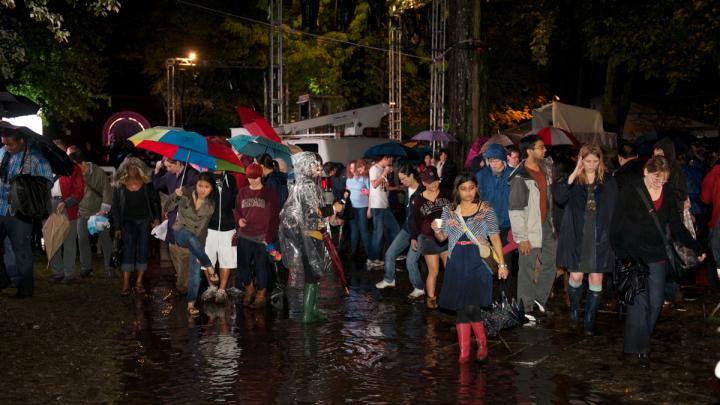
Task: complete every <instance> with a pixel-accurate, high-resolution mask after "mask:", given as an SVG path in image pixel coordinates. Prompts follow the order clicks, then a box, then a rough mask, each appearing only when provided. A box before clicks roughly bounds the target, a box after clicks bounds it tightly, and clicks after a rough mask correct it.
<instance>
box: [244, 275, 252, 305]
mask: <svg viewBox="0 0 720 405" xmlns="http://www.w3.org/2000/svg"><path fill="white" fill-rule="evenodd" d="M254 295H255V284H254V283H253V282H252V281H251V282H249V283H248V284H245V295H244V296H243V306H244V307H249V306H250V304H251V303H252V302H253V298H254Z"/></svg>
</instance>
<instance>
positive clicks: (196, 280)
mask: <svg viewBox="0 0 720 405" xmlns="http://www.w3.org/2000/svg"><path fill="white" fill-rule="evenodd" d="M214 192H215V179H214V178H213V174H212V173H210V172H203V173H200V176H199V177H198V180H197V183H196V184H195V187H194V190H193V188H192V187H183V188H178V189H176V190H175V194H173V195H171V197H170V199H168V202H167V204H166V207H165V208H166V210H167V211H170V210H173V209H175V207H177V208H178V215H177V219H176V220H175V224H174V225H173V230H174V231H175V243H177V244H178V245H179V246H181V247H185V248H188V249H189V250H190V263H189V269H190V274H189V277H190V280H189V281H188V292H187V299H188V315H190V316H197V315H199V314H200V311H198V309H197V308H195V301H196V300H197V295H198V289H199V288H200V269H202V270H205V272H206V277H207V278H208V281H209V282H210V284H211V285H213V284H214V283H217V280H218V277H217V274H215V270H214V269H213V264H212V262H211V261H210V258H209V257H208V255H207V254H206V253H205V239H206V238H207V233H208V224H209V222H210V218H211V217H212V214H213V212H214V211H215V202H214V199H213V193H214ZM198 261H199V262H200V266H201V267H200V268H198Z"/></svg>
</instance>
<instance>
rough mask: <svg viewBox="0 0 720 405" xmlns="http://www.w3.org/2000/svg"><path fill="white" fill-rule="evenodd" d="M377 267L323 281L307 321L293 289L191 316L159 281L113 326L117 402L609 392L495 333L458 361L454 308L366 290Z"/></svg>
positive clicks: (426, 399) (553, 398) (483, 399)
mask: <svg viewBox="0 0 720 405" xmlns="http://www.w3.org/2000/svg"><path fill="white" fill-rule="evenodd" d="M376 275H377V273H373V274H370V275H368V274H366V273H360V274H356V273H352V274H350V281H351V285H352V288H351V293H350V295H349V296H347V297H345V296H342V295H341V289H340V287H339V286H338V285H337V284H336V283H335V282H332V281H329V282H325V283H323V285H322V289H321V294H322V300H321V306H322V308H324V309H325V310H326V311H327V312H328V315H329V322H326V323H321V324H312V325H304V324H302V323H301V322H300V321H299V319H300V318H301V306H302V296H301V295H302V291H298V290H292V291H289V292H288V308H287V309H286V310H285V311H283V312H279V313H278V312H276V311H274V310H272V309H271V308H268V309H267V310H249V309H246V308H243V307H242V306H241V305H236V304H234V303H229V304H228V305H225V306H219V305H215V304H212V305H205V306H204V307H202V314H201V316H200V317H198V318H195V319H189V318H188V316H187V311H186V304H185V301H184V300H183V299H179V298H172V297H170V298H168V299H167V300H163V297H166V296H168V291H167V290H165V289H163V288H161V287H157V288H155V289H154V290H153V291H152V293H151V294H148V295H147V296H146V297H145V299H135V301H133V303H132V304H129V305H135V319H134V321H133V322H128V326H127V328H125V329H123V330H121V331H120V334H119V339H120V342H121V344H120V349H119V359H121V361H122V369H123V370H124V372H123V374H122V376H121V380H122V383H123V392H122V393H119V395H121V398H122V399H121V400H120V401H119V402H149V403H158V402H169V403H202V402H218V401H220V402H229V403H243V404H245V403H288V402H292V403H295V402H297V403H338V402H360V403H383V404H407V403H413V402H423V403H460V404H496V403H548V402H558V403H566V402H572V403H612V402H615V401H612V400H609V399H607V398H605V397H601V396H598V395H596V394H593V393H591V392H590V391H589V390H588V389H587V388H586V387H585V386H584V385H582V384H578V382H576V381H570V380H568V379H567V378H566V377H558V376H556V375H555V374H553V373H551V372H549V371H547V370H545V369H544V368H542V367H524V366H518V365H517V363H513V362H512V361H510V360H506V357H507V356H508V355H509V353H508V352H507V351H506V349H505V348H504V347H503V346H501V345H499V344H498V343H497V342H490V343H491V347H490V353H491V362H490V363H489V364H487V365H484V366H479V365H476V364H469V365H466V366H463V367H459V366H458V365H457V355H458V353H457V351H458V348H457V343H456V338H455V329H454V323H453V321H454V317H453V316H451V315H449V314H444V313H441V312H437V311H434V312H427V311H426V310H425V308H424V305H423V303H422V302H421V301H420V302H414V303H411V302H408V301H407V300H406V299H405V298H404V294H401V293H400V292H394V293H385V292H379V291H377V290H375V289H374V287H373V286H372V283H373V279H374V278H377V277H374V276H376ZM521 332H524V331H521ZM510 340H511V342H510V345H511V346H513V345H514V346H515V347H521V346H520V343H518V342H514V341H512V339H510ZM473 348H474V346H473ZM473 350H474V349H473Z"/></svg>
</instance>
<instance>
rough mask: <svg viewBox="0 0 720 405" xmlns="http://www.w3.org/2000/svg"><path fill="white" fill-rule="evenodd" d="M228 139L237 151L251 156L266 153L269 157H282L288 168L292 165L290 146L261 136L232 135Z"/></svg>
mask: <svg viewBox="0 0 720 405" xmlns="http://www.w3.org/2000/svg"><path fill="white" fill-rule="evenodd" d="M228 141H229V142H230V144H231V145H232V146H233V148H235V150H236V151H238V153H242V154H243V155H247V156H253V157H256V156H260V155H262V154H263V153H267V154H268V155H270V157H271V158H273V159H282V160H284V161H285V163H287V165H288V167H289V168H290V167H292V160H291V159H290V155H291V153H290V148H288V147H287V146H285V145H283V144H281V143H277V142H273V141H271V140H269V139H267V138H263V137H262V136H250V135H237V136H233V137H232V138H230V139H228Z"/></svg>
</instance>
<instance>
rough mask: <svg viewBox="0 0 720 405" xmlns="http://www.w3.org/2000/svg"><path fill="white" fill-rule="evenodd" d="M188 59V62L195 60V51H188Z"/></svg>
mask: <svg viewBox="0 0 720 405" xmlns="http://www.w3.org/2000/svg"><path fill="white" fill-rule="evenodd" d="M188 59H190V60H195V59H197V53H195V51H190V53H189V54H188Z"/></svg>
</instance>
